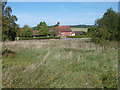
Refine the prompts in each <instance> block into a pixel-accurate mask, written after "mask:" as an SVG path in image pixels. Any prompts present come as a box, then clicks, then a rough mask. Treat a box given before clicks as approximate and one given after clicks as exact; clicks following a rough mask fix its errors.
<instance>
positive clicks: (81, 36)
mask: <svg viewBox="0 0 120 90" xmlns="http://www.w3.org/2000/svg"><path fill="white" fill-rule="evenodd" d="M66 37H67V38H86V37H88V36H87V35H80V36H66Z"/></svg>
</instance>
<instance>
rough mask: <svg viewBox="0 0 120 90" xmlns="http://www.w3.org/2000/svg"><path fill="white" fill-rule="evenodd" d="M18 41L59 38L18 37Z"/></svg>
mask: <svg viewBox="0 0 120 90" xmlns="http://www.w3.org/2000/svg"><path fill="white" fill-rule="evenodd" d="M19 39H20V40H35V39H36V40H40V39H60V37H35V38H34V37H20V38H19Z"/></svg>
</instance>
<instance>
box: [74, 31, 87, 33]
mask: <svg viewBox="0 0 120 90" xmlns="http://www.w3.org/2000/svg"><path fill="white" fill-rule="evenodd" d="M74 33H75V34H85V32H84V31H74Z"/></svg>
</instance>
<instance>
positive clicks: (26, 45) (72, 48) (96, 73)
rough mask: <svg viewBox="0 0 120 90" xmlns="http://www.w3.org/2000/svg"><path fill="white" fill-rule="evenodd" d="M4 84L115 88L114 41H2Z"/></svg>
mask: <svg viewBox="0 0 120 90" xmlns="http://www.w3.org/2000/svg"><path fill="white" fill-rule="evenodd" d="M4 49H9V50H11V51H14V52H15V53H16V56H14V57H12V56H8V57H3V62H2V63H3V87H5V88H116V87H117V81H118V80H117V74H118V73H117V56H118V51H117V44H116V42H111V43H110V42H109V43H108V45H107V47H106V48H105V49H102V47H101V46H100V45H97V44H94V43H92V42H89V41H84V40H81V39H77V40H31V41H30V40H26V41H14V42H3V50H4Z"/></svg>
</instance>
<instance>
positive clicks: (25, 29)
mask: <svg viewBox="0 0 120 90" xmlns="http://www.w3.org/2000/svg"><path fill="white" fill-rule="evenodd" d="M22 36H24V37H30V36H32V28H30V27H29V26H28V25H24V26H23V31H22Z"/></svg>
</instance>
